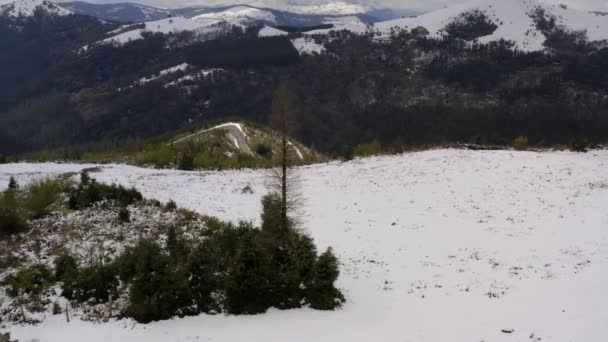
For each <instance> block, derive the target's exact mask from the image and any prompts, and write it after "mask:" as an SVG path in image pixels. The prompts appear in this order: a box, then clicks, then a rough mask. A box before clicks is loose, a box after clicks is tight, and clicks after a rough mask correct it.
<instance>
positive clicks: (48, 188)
mask: <svg viewBox="0 0 608 342" xmlns="http://www.w3.org/2000/svg"><path fill="white" fill-rule="evenodd" d="M64 188H65V183H64V182H62V181H61V180H58V179H42V180H37V181H34V182H32V184H31V185H29V186H28V187H27V188H26V189H24V190H21V189H20V187H19V184H17V181H16V180H15V178H13V177H11V179H10V180H9V184H8V189H7V190H6V191H4V192H3V193H1V194H0V237H2V236H9V235H13V234H18V233H23V232H25V231H27V230H28V228H29V224H28V220H30V219H39V218H42V217H44V216H47V215H48V214H50V209H49V208H50V207H51V205H52V204H54V203H55V202H57V200H58V199H59V195H60V194H61V192H62V191H63V189H64Z"/></svg>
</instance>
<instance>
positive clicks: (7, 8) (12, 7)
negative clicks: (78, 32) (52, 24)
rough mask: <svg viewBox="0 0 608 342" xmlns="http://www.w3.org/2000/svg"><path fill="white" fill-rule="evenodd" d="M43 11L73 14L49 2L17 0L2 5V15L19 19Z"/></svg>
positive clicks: (0, 8) (0, 10)
mask: <svg viewBox="0 0 608 342" xmlns="http://www.w3.org/2000/svg"><path fill="white" fill-rule="evenodd" d="M38 9H41V10H44V11H46V12H47V13H50V14H54V15H69V14H72V12H70V11H68V10H67V9H65V8H63V7H61V6H58V5H56V4H54V3H52V2H50V1H47V0H17V1H14V2H9V3H6V4H3V5H0V15H2V16H7V17H12V18H18V17H30V16H33V15H34V13H36V10H38Z"/></svg>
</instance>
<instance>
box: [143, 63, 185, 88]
mask: <svg viewBox="0 0 608 342" xmlns="http://www.w3.org/2000/svg"><path fill="white" fill-rule="evenodd" d="M188 67H190V65H189V64H188V63H182V64H179V65H176V66H174V67H171V68H168V69H165V70H161V71H160V72H159V73H158V75H155V76H149V77H143V78H141V79H140V80H139V81H138V82H136V83H137V84H139V85H142V84H146V83H148V82H152V81H154V80H157V79H159V78H161V77H163V76H167V75H170V74H174V73H176V72H180V71H186V70H187V69H188Z"/></svg>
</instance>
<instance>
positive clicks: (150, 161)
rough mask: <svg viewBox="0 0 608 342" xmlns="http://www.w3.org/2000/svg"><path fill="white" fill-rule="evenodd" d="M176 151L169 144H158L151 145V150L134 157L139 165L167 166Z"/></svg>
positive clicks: (171, 162) (173, 160)
mask: <svg viewBox="0 0 608 342" xmlns="http://www.w3.org/2000/svg"><path fill="white" fill-rule="evenodd" d="M176 156H177V152H176V151H175V149H174V148H172V147H170V146H165V145H160V146H156V147H153V149H152V150H150V151H146V152H142V153H140V154H139V155H138V156H137V157H136V162H137V163H138V164H140V165H154V166H157V167H167V166H170V165H171V164H173V163H174V162H175V160H176Z"/></svg>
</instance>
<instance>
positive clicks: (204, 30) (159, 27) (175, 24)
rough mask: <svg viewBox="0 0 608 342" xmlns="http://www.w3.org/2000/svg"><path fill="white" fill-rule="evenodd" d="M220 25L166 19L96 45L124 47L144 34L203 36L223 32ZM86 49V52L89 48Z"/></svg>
mask: <svg viewBox="0 0 608 342" xmlns="http://www.w3.org/2000/svg"><path fill="white" fill-rule="evenodd" d="M220 23H221V21H219V20H208V21H194V20H191V19H188V18H184V17H172V18H165V19H161V20H156V21H150V22H146V23H143V24H142V25H144V28H136V29H134V30H130V31H127V32H123V33H120V34H117V35H114V36H112V37H109V38H106V39H104V40H102V41H100V42H97V43H96V44H115V45H123V44H126V43H128V42H131V41H134V40H138V39H142V38H143V33H144V32H151V33H163V34H171V33H179V32H183V31H194V32H197V33H198V34H201V35H202V34H210V33H214V32H217V31H220V30H222V27H221V25H218V24H220ZM135 26H137V25H135ZM84 49H85V50H86V49H87V47H85V48H84Z"/></svg>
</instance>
